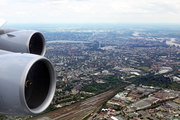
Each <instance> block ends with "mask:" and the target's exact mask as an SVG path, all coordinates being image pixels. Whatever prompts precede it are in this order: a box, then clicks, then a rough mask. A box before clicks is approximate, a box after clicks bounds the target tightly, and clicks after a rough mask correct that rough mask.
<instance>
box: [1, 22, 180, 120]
mask: <svg viewBox="0 0 180 120" xmlns="http://www.w3.org/2000/svg"><path fill="white" fill-rule="evenodd" d="M39 26H40V27H38V25H37V26H36V25H34V26H33V25H32V26H16V27H18V28H17V29H19V28H20V29H21V28H23V27H24V28H25V27H26V29H27V28H28V29H34V30H38V31H40V32H42V33H43V35H44V36H45V39H46V54H45V57H47V58H48V59H49V60H50V61H51V62H52V63H53V66H54V69H55V72H56V92H55V95H54V98H53V101H52V102H51V104H50V106H49V107H48V108H47V110H45V111H44V112H43V113H41V114H38V115H35V116H8V115H1V116H0V119H1V118H2V119H9V120H11V119H16V120H21V119H29V120H51V119H52V120H180V97H179V96H180V25H175V24H136V25H135V24H129V25H128V24H125V25H123V24H71V25H70V24H69V25H68V24H65V25H55V24H54V25H52V26H51V25H47V26H45V25H44V26H43V27H42V25H39ZM11 27H14V26H11ZM16 27H15V28H16Z"/></svg>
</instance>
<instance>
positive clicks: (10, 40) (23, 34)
mask: <svg viewBox="0 0 180 120" xmlns="http://www.w3.org/2000/svg"><path fill="white" fill-rule="evenodd" d="M0 49H1V50H7V51H11V52H21V53H32V54H37V55H42V56H43V55H44V54H45V51H46V42H45V39H44V36H43V35H42V34H41V33H40V32H37V31H33V30H16V29H0Z"/></svg>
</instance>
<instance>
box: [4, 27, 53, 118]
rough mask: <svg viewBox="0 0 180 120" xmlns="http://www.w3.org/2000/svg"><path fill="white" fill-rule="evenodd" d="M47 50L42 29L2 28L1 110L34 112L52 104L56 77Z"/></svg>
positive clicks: (12, 113) (18, 112) (23, 113)
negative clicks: (40, 30) (46, 54)
mask: <svg viewBox="0 0 180 120" xmlns="http://www.w3.org/2000/svg"><path fill="white" fill-rule="evenodd" d="M45 51H46V46H45V39H44V36H43V35H42V34H41V33H40V32H37V31H32V30H16V29H0V114H9V115H33V114H38V113H41V112H43V111H44V110H45V109H46V108H47V107H48V106H49V104H50V103H51V101H52V99H53V97H54V93H55V88H56V79H55V72H54V68H53V65H52V63H51V62H50V61H49V60H48V59H47V58H45V57H43V55H44V54H45ZM30 53H31V54H30Z"/></svg>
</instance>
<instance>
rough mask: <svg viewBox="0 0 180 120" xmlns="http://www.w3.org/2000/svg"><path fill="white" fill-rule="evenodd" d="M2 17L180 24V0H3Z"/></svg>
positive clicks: (0, 2)
mask: <svg viewBox="0 0 180 120" xmlns="http://www.w3.org/2000/svg"><path fill="white" fill-rule="evenodd" d="M0 18H2V19H5V20H7V21H8V23H180V0H0ZM0 21H1V19H0Z"/></svg>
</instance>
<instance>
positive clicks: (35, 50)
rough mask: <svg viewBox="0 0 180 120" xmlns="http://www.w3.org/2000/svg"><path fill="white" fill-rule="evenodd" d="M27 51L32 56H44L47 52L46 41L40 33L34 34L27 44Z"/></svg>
mask: <svg viewBox="0 0 180 120" xmlns="http://www.w3.org/2000/svg"><path fill="white" fill-rule="evenodd" d="M27 51H28V52H29V53H32V54H37V55H41V56H44V54H45V52H46V41H45V38H44V36H43V35H42V34H41V33H40V32H37V31H35V32H33V33H32V34H31V36H30V37H29V40H28V42H27Z"/></svg>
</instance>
